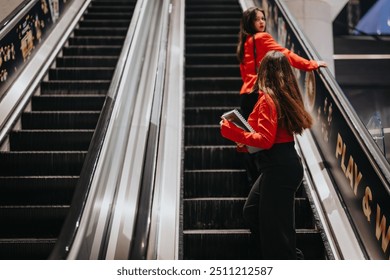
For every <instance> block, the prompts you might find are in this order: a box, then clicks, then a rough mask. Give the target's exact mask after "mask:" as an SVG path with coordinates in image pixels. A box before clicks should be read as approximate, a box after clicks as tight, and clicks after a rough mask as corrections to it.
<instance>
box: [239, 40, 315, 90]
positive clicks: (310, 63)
mask: <svg viewBox="0 0 390 280" xmlns="http://www.w3.org/2000/svg"><path fill="white" fill-rule="evenodd" d="M255 42H256V65H259V63H260V61H261V60H262V59H263V57H264V56H265V54H266V53H267V52H269V51H280V52H282V53H284V54H285V55H286V56H287V58H288V60H289V61H290V64H291V65H292V66H293V67H295V68H298V69H300V70H304V71H310V70H314V69H317V68H318V63H317V61H314V60H307V59H304V58H302V57H300V56H299V55H297V54H295V53H293V52H292V51H290V50H288V49H286V48H283V47H282V46H280V45H279V44H278V43H277V42H276V41H275V40H274V39H273V38H272V36H271V35H270V34H269V33H266V32H260V33H256V34H255ZM253 63H254V50H253V38H252V36H248V37H247V39H246V41H245V43H244V58H243V61H242V63H241V64H240V72H241V78H242V81H243V85H242V87H241V90H240V93H241V94H243V93H249V92H251V91H252V87H253V85H254V84H255V82H256V71H255V65H254V64H253Z"/></svg>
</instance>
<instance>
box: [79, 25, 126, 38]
mask: <svg viewBox="0 0 390 280" xmlns="http://www.w3.org/2000/svg"><path fill="white" fill-rule="evenodd" d="M126 32H127V28H125V27H117V28H110V27H100V28H92V27H91V28H87V27H84V28H78V29H76V30H75V31H74V36H75V37H79V36H88V37H90V36H102V37H103V36H114V37H116V36H123V37H124V36H125V35H126Z"/></svg>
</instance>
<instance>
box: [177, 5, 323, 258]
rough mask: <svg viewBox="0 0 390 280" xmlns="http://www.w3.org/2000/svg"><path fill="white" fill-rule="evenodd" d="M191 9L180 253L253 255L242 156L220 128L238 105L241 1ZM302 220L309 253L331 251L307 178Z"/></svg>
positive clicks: (300, 196) (300, 237) (300, 230)
mask: <svg viewBox="0 0 390 280" xmlns="http://www.w3.org/2000/svg"><path fill="white" fill-rule="evenodd" d="M185 9H186V12H185V14H186V15H185V36H186V37H185V45H186V47H185V50H186V51H185V62H186V65H185V129H184V133H185V140H184V146H185V148H184V150H185V155H184V179H183V184H184V186H183V249H182V258H183V259H253V258H255V252H254V251H253V246H252V244H253V243H252V242H251V240H250V232H249V229H248V228H247V226H246V225H245V224H244V222H243V218H242V208H243V205H244V202H245V199H246V196H247V194H248V192H249V186H248V182H247V181H246V174H245V170H244V168H243V167H244V164H243V158H241V157H242V155H240V154H239V153H237V152H236V149H235V145H234V144H233V143H232V142H230V141H228V140H226V139H224V138H222V137H221V135H220V131H219V121H220V116H221V114H222V113H223V112H225V111H227V110H230V109H232V108H236V107H239V93H238V92H239V89H240V87H241V78H240V73H239V65H238V62H237V59H236V56H235V48H236V42H237V35H238V31H239V22H240V18H241V13H242V10H241V6H240V5H239V3H238V1H236V0H229V1H226V0H223V1H222V0H210V1H200V0H187V1H186V8H185ZM296 223H297V224H296V227H297V246H298V247H299V248H300V249H301V250H302V251H303V253H304V255H305V258H306V259H317V260H318V259H319V260H322V259H326V258H327V255H326V250H325V245H324V241H323V240H322V237H321V232H320V230H319V229H318V225H317V222H316V219H315V218H314V213H313V210H312V208H311V206H310V202H309V199H308V196H307V195H306V192H305V186H302V187H300V189H299V191H298V193H297V197H296ZM251 249H252V250H251Z"/></svg>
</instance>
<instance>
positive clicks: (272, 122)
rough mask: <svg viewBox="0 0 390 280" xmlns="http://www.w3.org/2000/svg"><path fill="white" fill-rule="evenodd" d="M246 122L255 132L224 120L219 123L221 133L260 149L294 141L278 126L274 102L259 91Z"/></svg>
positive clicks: (228, 137)
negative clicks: (247, 130)
mask: <svg viewBox="0 0 390 280" xmlns="http://www.w3.org/2000/svg"><path fill="white" fill-rule="evenodd" d="M248 123H249V124H250V125H251V126H252V128H253V129H254V130H255V131H256V132H246V131H244V130H242V129H241V128H239V127H237V126H236V125H235V124H233V123H232V122H229V121H227V120H224V121H223V122H222V124H221V134H222V136H223V137H225V138H227V139H229V140H232V141H234V142H236V143H241V144H245V145H248V146H253V147H259V148H262V149H270V148H271V147H272V146H273V145H274V144H275V143H286V142H293V141H294V136H293V135H292V134H291V133H289V132H288V131H287V130H285V129H283V128H280V127H278V115H277V112H276V107H275V103H274V102H273V100H272V98H271V97H270V96H269V95H267V94H264V93H263V92H259V99H258V101H257V103H256V105H255V107H254V108H253V111H252V113H251V114H250V116H249V118H248Z"/></svg>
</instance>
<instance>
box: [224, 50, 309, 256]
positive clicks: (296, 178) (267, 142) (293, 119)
mask: <svg viewBox="0 0 390 280" xmlns="http://www.w3.org/2000/svg"><path fill="white" fill-rule="evenodd" d="M257 85H258V88H259V91H258V100H257V103H256V104H255V106H254V108H253V111H252V113H251V114H250V115H249V118H248V123H249V124H250V125H251V126H252V128H253V129H254V130H255V132H246V131H244V130H242V129H241V128H239V127H237V126H236V125H234V124H233V123H231V122H229V121H227V120H222V121H221V134H222V136H223V137H225V138H227V139H230V140H232V141H234V142H236V143H237V144H238V146H239V147H243V149H245V145H249V146H254V147H259V148H262V149H263V150H262V151H260V152H257V153H256V158H255V160H256V165H257V166H258V167H259V171H260V173H261V175H260V176H259V177H258V179H257V180H256V182H255V183H254V185H253V187H252V189H251V191H250V193H249V195H248V198H247V201H246V203H245V206H244V210H243V213H244V218H245V219H246V220H247V221H248V223H249V225H250V228H251V231H252V233H253V234H254V237H255V239H256V243H257V246H258V255H259V257H260V258H262V259H297V251H296V237H295V215H294V211H295V210H294V199H295V192H296V190H297V189H298V187H299V186H300V184H301V182H302V178H303V167H302V164H301V160H300V157H299V156H298V154H297V152H296V150H295V147H294V144H295V143H294V135H295V134H301V133H302V132H303V131H304V130H305V129H307V128H310V127H311V125H312V123H313V120H312V118H311V116H310V114H309V113H308V112H307V111H306V110H305V108H304V103H303V99H302V96H301V93H300V90H299V87H298V83H297V80H296V77H295V76H294V73H293V71H292V69H291V66H290V63H289V60H288V58H287V56H286V55H285V54H284V53H282V52H278V51H270V52H268V53H267V54H266V55H265V56H264V58H263V60H262V61H261V64H260V67H259V71H258V77H257Z"/></svg>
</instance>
